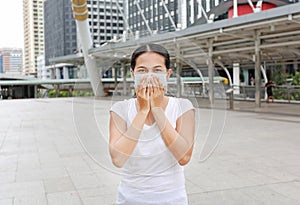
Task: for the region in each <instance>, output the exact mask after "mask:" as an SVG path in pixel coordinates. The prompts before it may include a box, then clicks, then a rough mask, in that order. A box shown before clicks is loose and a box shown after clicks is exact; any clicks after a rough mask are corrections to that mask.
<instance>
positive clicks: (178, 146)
mask: <svg viewBox="0 0 300 205" xmlns="http://www.w3.org/2000/svg"><path fill="white" fill-rule="evenodd" d="M130 72H131V76H132V78H133V79H134V83H135V86H134V89H135V93H136V98H135V97H134V98H131V99H128V100H123V101H119V102H116V103H115V104H114V105H113V106H112V107H111V110H110V138H109V146H110V147H109V148H110V156H111V160H112V163H113V164H114V165H115V166H116V167H118V168H120V171H121V173H122V177H121V181H120V184H119V187H118V194H117V201H116V204H117V205H187V204H188V199H187V193H186V189H185V177H184V167H183V166H184V165H186V164H187V163H188V162H189V161H190V159H191V155H192V151H193V146H194V128H195V109H194V107H193V105H192V103H191V102H190V101H189V100H188V99H183V98H175V97H168V96H166V95H165V93H166V91H167V80H168V79H169V78H170V76H171V74H172V69H170V56H169V53H168V51H167V50H166V49H165V48H164V47H163V46H161V45H158V44H146V45H142V46H140V47H139V48H137V49H136V50H135V51H134V52H133V54H132V56H131V70H130Z"/></svg>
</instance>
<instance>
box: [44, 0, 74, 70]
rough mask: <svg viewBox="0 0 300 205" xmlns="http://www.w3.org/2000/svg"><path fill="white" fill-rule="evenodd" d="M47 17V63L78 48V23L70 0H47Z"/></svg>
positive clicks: (45, 17) (45, 15)
mask: <svg viewBox="0 0 300 205" xmlns="http://www.w3.org/2000/svg"><path fill="white" fill-rule="evenodd" d="M44 19H45V25H44V29H45V63H46V66H47V65H49V59H50V58H55V57H59V56H65V55H70V54H73V53H74V52H76V50H77V32H76V23H75V20H74V18H73V14H72V4H71V2H70V0H56V1H53V0H46V1H45V4H44Z"/></svg>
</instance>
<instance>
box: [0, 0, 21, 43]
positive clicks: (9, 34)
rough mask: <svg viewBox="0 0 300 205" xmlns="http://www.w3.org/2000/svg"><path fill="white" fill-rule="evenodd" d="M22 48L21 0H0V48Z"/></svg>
mask: <svg viewBox="0 0 300 205" xmlns="http://www.w3.org/2000/svg"><path fill="white" fill-rule="evenodd" d="M3 47H12V48H23V0H1V4H0V48H3Z"/></svg>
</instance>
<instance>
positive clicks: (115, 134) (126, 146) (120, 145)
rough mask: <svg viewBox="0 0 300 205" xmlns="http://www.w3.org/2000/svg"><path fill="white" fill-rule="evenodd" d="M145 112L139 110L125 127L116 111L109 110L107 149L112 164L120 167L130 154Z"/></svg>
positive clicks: (135, 142)
mask: <svg viewBox="0 0 300 205" xmlns="http://www.w3.org/2000/svg"><path fill="white" fill-rule="evenodd" d="M146 117H147V114H144V113H142V112H139V113H138V114H137V115H136V117H135V118H134V120H133V122H132V124H131V125H130V127H129V128H128V129H127V125H126V122H125V121H124V120H123V119H122V118H121V117H120V116H119V115H117V114H116V113H114V112H110V123H109V130H110V137H109V145H110V146H109V151H110V156H111V159H112V162H113V164H114V165H115V166H116V167H119V168H120V167H122V166H123V165H124V164H125V162H126V161H127V159H128V158H129V157H130V155H131V154H132V152H133V150H134V148H135V146H136V144H137V142H138V140H139V137H140V134H141V130H142V128H143V126H144V123H145V120H146Z"/></svg>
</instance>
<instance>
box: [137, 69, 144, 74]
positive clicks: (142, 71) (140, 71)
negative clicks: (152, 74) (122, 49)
mask: <svg viewBox="0 0 300 205" xmlns="http://www.w3.org/2000/svg"><path fill="white" fill-rule="evenodd" d="M136 72H138V73H144V72H146V69H137V71H136Z"/></svg>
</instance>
